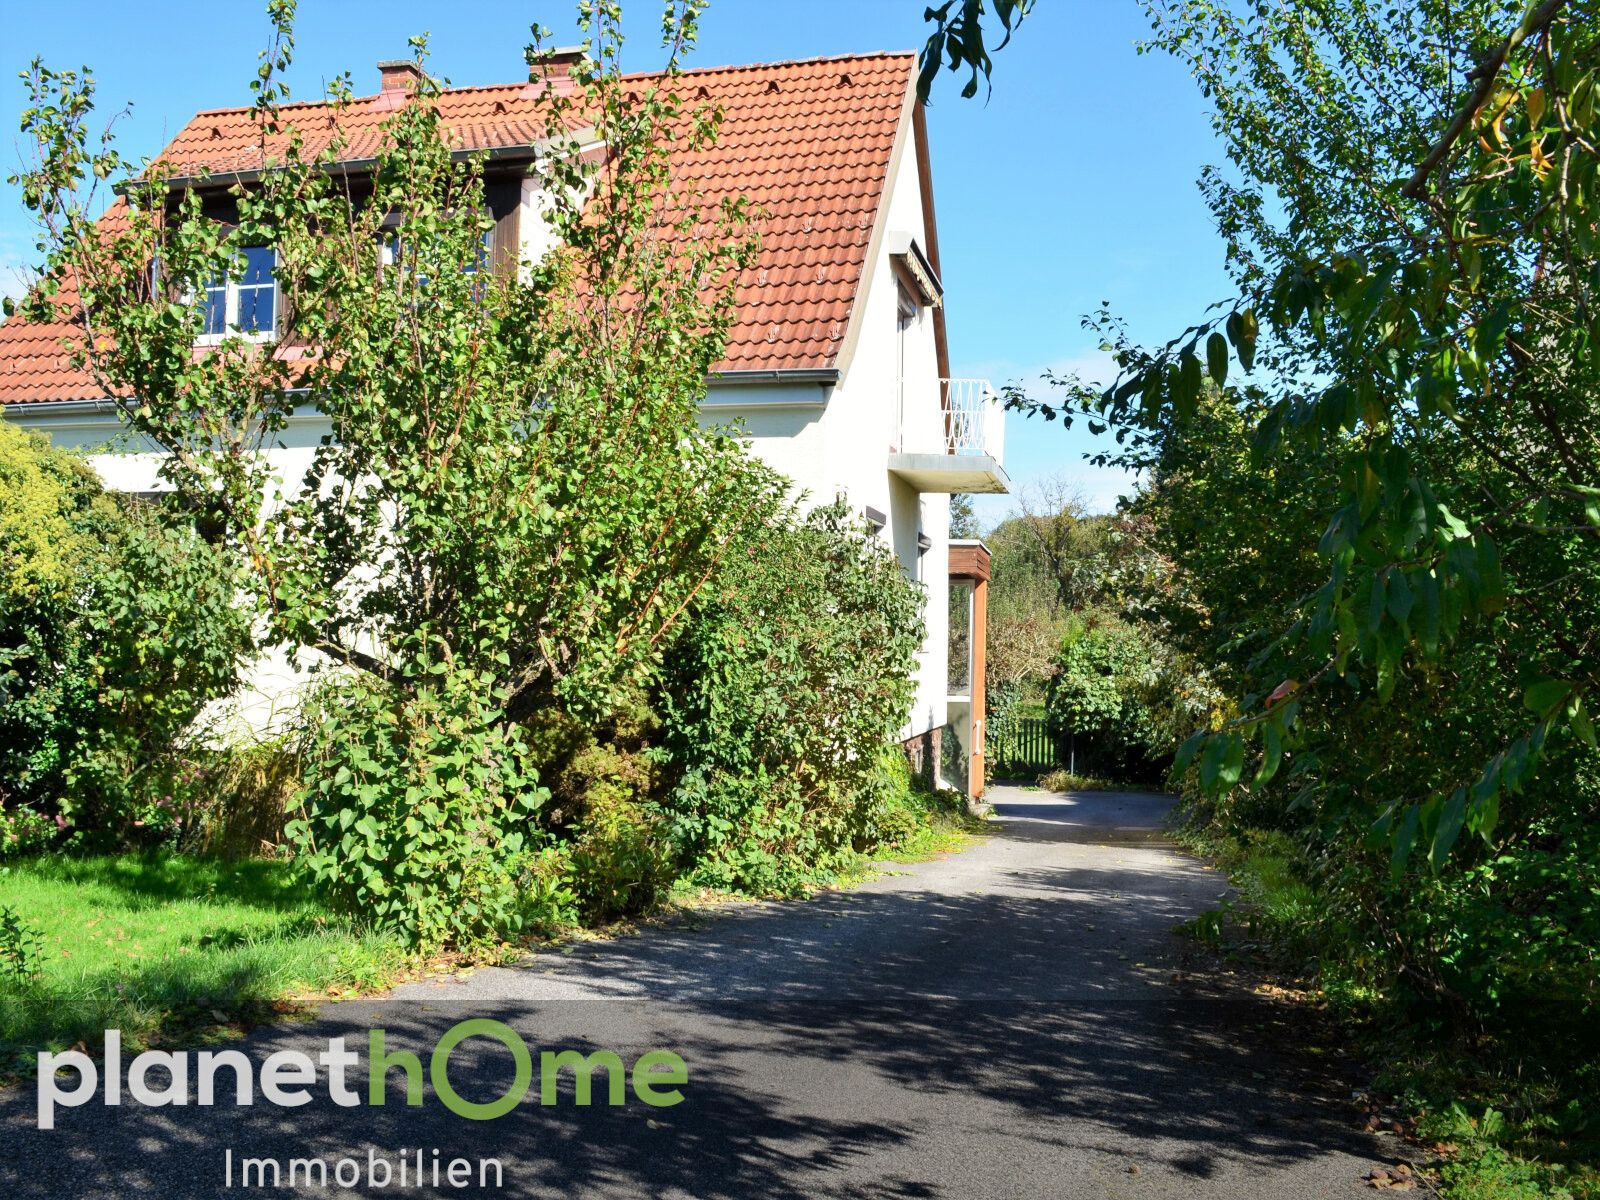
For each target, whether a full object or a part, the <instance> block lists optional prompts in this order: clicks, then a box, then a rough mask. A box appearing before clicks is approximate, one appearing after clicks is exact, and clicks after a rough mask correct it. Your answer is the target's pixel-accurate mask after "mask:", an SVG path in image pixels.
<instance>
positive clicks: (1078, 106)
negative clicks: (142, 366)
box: [0, 0, 1227, 520]
mask: <svg viewBox="0 0 1600 1200" xmlns="http://www.w3.org/2000/svg"><path fill="white" fill-rule="evenodd" d="M4 7H5V9H6V12H5V15H4V17H3V18H0V80H3V82H0V131H3V132H0V160H3V162H4V165H5V168H6V169H5V170H4V171H0V175H5V174H10V173H11V172H12V170H14V169H15V165H16V163H17V161H18V155H19V152H20V147H19V145H18V141H17V133H16V129H17V118H18V114H19V113H20V111H21V109H22V107H23V93H22V88H21V85H20V83H18V82H16V81H15V73H16V72H17V71H19V70H22V69H23V68H24V67H25V66H26V65H27V63H28V61H29V60H30V59H31V58H32V57H33V56H34V55H35V54H38V55H41V56H42V57H43V58H44V59H45V61H46V62H48V63H50V64H52V65H55V66H58V67H65V66H79V65H83V64H88V65H89V66H90V67H91V68H92V69H93V70H94V73H95V75H96V77H97V79H98V80H99V82H100V91H99V97H100V101H101V103H102V106H103V108H104V109H105V111H107V112H109V111H111V110H112V109H114V108H119V107H120V106H121V105H122V104H123V103H124V102H127V101H132V103H133V110H132V113H131V115H130V116H129V117H128V118H126V119H125V120H124V121H123V122H122V123H121V124H120V126H119V129H120V137H121V144H122V148H123V150H124V152H125V153H128V154H130V155H131V156H134V157H140V156H143V155H147V154H152V153H154V152H155V151H157V150H159V149H160V147H161V146H162V145H163V144H164V143H165V142H166V141H167V140H168V138H169V137H170V136H171V135H172V134H174V133H175V132H176V131H177V130H178V129H179V128H181V127H182V126H183V124H184V123H185V122H186V121H187V120H188V118H189V117H190V116H191V115H192V114H193V113H194V112H195V111H197V110H198V109H201V108H216V107H221V106H224V105H231V104H244V103H248V102H249V93H248V91H247V85H248V81H249V79H250V78H251V76H252V74H253V72H254V70H255V66H256V53H257V51H258V50H259V49H260V47H261V46H262V44H263V42H264V38H265V34H266V22H265V19H264V17H263V16H262V6H261V5H260V4H257V3H253V2H251V0H208V2H199V0H145V3H142V4H127V5H112V4H106V3H104V2H103V0H98V2H97V0H52V2H51V3H48V4H38V3H34V4H21V3H16V4H12V3H9V2H8V3H6V4H5V5H4ZM922 9H923V0H853V2H838V0H807V2H806V3H803V4H796V3H779V2H777V0H713V3H712V5H711V8H710V10H709V11H708V12H707V14H706V16H705V18H704V20H703V23H702V29H701V38H700V47H699V50H698V51H697V52H696V53H695V55H694V57H693V59H692V62H693V63H695V64H698V65H703V66H713V65H720V64H730V63H746V62H760V61H769V60H773V59H781V58H802V57H810V56H813V55H820V54H841V53H854V52H859V51H869V50H896V49H911V48H914V47H916V46H918V45H920V44H921V41H922V38H923V25H922ZM626 11H627V13H628V18H629V23H630V26H631V28H632V30H633V42H632V47H631V49H632V55H631V57H632V59H633V61H632V62H631V63H630V64H629V65H630V66H631V67H634V68H637V69H643V68H647V67H650V66H652V65H654V64H655V63H656V62H657V61H658V59H657V56H656V52H655V50H656V48H655V39H654V38H653V37H652V34H653V32H654V30H655V28H656V14H657V9H656V5H655V3H654V2H653V0H631V4H630V5H629V6H628V7H627V9H626ZM572 13H573V7H572V5H571V3H569V0H532V2H528V3H519V2H513V0H494V2H490V3H482V2H473V0H455V2H454V3H450V4H440V3H437V0H434V2H431V3H423V2H416V0H301V17H300V22H299V30H298V50H297V61H296V66H295V70H294V73H293V74H292V75H291V77H290V79H291V83H292V84H293V86H294V89H295V93H296V95H297V96H298V97H300V98H312V97H315V96H318V95H320V94H321V93H322V88H323V81H324V80H325V79H327V78H330V77H332V76H333V75H336V74H338V73H339V72H341V71H343V70H347V69H348V70H350V71H351V72H353V74H354V78H355V83H356V90H357V91H358V93H365V92H371V91H376V90H377V71H376V68H375V66H374V64H375V63H376V62H377V60H379V59H382V58H401V57H406V56H407V47H406V38H407V37H408V36H410V35H411V34H414V33H420V32H424V31H426V32H428V33H430V34H431V47H432V65H433V69H434V70H435V71H436V72H437V73H439V74H441V75H444V76H446V77H448V78H449V79H450V80H451V81H452V82H453V83H455V84H458V85H469V84H486V83H500V82H505V81H507V80H510V79H516V78H519V77H521V74H522V72H523V71H524V70H525V67H524V65H523V60H522V48H523V46H524V45H525V44H526V43H527V40H528V37H527V28H528V25H529V23H530V22H532V21H535V20H536V21H539V22H540V23H541V24H544V25H546V26H548V27H550V28H551V29H553V30H555V31H556V33H557V35H558V39H557V40H570V39H567V38H563V37H561V36H560V35H562V34H564V33H569V32H570V31H571V29H572V25H573V21H572ZM1148 31H1149V26H1148V23H1147V21H1146V19H1145V17H1144V15H1143V11H1142V9H1141V8H1140V6H1139V5H1138V4H1137V3H1136V2H1135V0H1042V3H1040V5H1039V7H1038V8H1037V9H1036V10H1035V13H1034V15H1033V16H1032V17H1030V18H1029V20H1028V22H1027V24H1026V25H1025V26H1024V27H1023V29H1022V31H1021V33H1019V35H1018V36H1017V38H1016V39H1015V41H1014V42H1013V43H1012V45H1011V46H1009V47H1007V48H1006V50H1005V51H1003V52H1002V53H1001V54H999V55H998V56H997V57H996V64H997V73H996V78H995V88H994V94H993V96H992V98H991V99H990V100H989V102H988V103H987V104H985V103H983V101H982V99H981V93H980V98H979V99H977V100H962V99H960V97H959V95H958V92H959V88H960V80H959V78H958V77H957V76H954V75H945V76H943V77H942V78H941V80H940V85H939V87H938V89H937V90H936V93H935V96H934V103H933V105H932V107H931V109H930V110H929V114H928V116H929V121H928V125H929V136H930V140H931V143H932V154H933V174H934V186H935V203H936V206H937V211H938V219H939V241H940V249H941V251H942V255H943V260H944V261H943V268H944V283H945V288H946V296H947V303H948V321H949V329H950V346H951V367H952V370H953V371H954V372H955V373H956V374H958V375H982V376H987V377H989V378H991V379H993V380H994V381H995V382H996V383H1000V382H1003V381H1006V380H1014V379H1021V380H1028V379H1032V378H1034V377H1036V376H1037V373H1038V372H1039V370H1041V369H1043V368H1046V367H1056V368H1061V367H1074V366H1075V367H1079V368H1082V369H1085V370H1087V371H1088V372H1089V373H1090V375H1091V376H1092V375H1093V374H1094V373H1095V372H1096V371H1097V370H1102V369H1103V359H1102V357H1101V356H1099V355H1098V354H1097V353H1096V350H1095V340H1094V338H1093V337H1091V336H1090V335H1089V334H1087V333H1085V332H1084V330H1083V329H1082V328H1081V326H1080V320H1081V318H1082V316H1083V314H1084V313H1086V312H1089V311H1091V310H1093V309H1094V308H1095V307H1096V306H1097V305H1098V304H1099V303H1100V302H1101V301H1102V300H1109V301H1111V303H1112V306H1113V307H1114V308H1115V309H1116V310H1117V311H1118V312H1120V313H1121V314H1122V315H1123V316H1124V317H1125V318H1126V319H1127V320H1128V322H1129V324H1130V326H1131V329H1132V331H1133V333H1134V335H1135V336H1136V337H1140V338H1144V339H1147V340H1157V339H1159V340H1165V339H1166V338H1168V337H1170V336H1171V335H1172V334H1174V333H1177V332H1179V331H1180V330H1182V329H1183V328H1184V326H1185V325H1187V324H1189V323H1190V322H1191V321H1192V320H1193V319H1194V318H1195V317H1197V316H1199V315H1200V314H1201V312H1202V310H1203V309H1204V307H1205V306H1206V304H1208V303H1209V302H1211V301H1213V300H1216V299H1218V298H1220V297H1222V296H1224V295H1226V294H1227V282H1226V278H1225V276H1224V274H1223V271H1222V247H1221V243H1220V242H1219V240H1218V239H1217V237H1216V235H1215V232H1214V229H1213V226H1212V223H1211V220H1210V216H1209V214H1208V213H1207V211H1206V209H1205V206H1204V204H1203V203H1202V202H1201V199H1200V196H1199V193H1198V191H1197V190H1196V188H1195V180H1196V178H1197V177H1198V175H1199V172H1200V168H1201V167H1202V166H1203V165H1204V164H1205V163H1207V162H1210V161H1216V160H1217V159H1219V158H1220V152H1219V150H1218V147H1217V146H1216V143H1215V141H1214V138H1213V136H1212V133H1211V129H1210V125H1209V122H1208V120H1207V117H1206V112H1205V106H1204V103H1203V101H1202V99H1201V97H1200V94H1199V91H1198V89H1197V88H1196V87H1195V85H1194V83H1193V81H1192V80H1191V79H1190V78H1189V76H1188V74H1187V72H1186V71H1185V70H1184V68H1183V67H1182V66H1181V65H1180V64H1178V63H1177V62H1175V61H1173V60H1171V59H1169V58H1167V57H1165V56H1162V55H1145V56H1139V55H1137V54H1136V53H1135V49H1134V46H1135V43H1136V42H1137V41H1138V40H1139V38H1141V37H1142V36H1144V35H1145V34H1147V33H1148ZM33 240H34V238H33V233H32V229H31V228H30V226H29V225H28V223H27V220H26V217H25V214H24V213H23V212H22V210H21V205H20V201H19V198H18V193H17V190H16V189H15V188H13V187H11V186H10V185H8V184H0V287H6V286H7V285H10V287H9V289H8V290H12V291H15V280H16V278H17V274H18V271H19V268H21V267H24V266H26V265H28V264H30V263H31V262H32V260H33V258H34V254H33V251H32V243H33ZM1094 445H1095V441H1094V439H1092V438H1091V437H1090V435H1089V434H1088V433H1087V431H1086V430H1082V431H1080V430H1075V431H1073V432H1072V433H1070V434H1067V433H1063V431H1062V429H1061V427H1060V426H1059V425H1058V424H1049V425H1046V424H1044V423H1042V422H1039V421H1031V420H1025V419H1023V418H1022V417H1020V416H1018V415H1017V414H1011V415H1010V417H1009V418H1008V427H1007V449H1006V462H1007V467H1008V469H1009V471H1010V472H1011V476H1012V479H1013V480H1014V481H1016V482H1017V483H1019V484H1021V485H1024V486H1026V485H1027V484H1028V483H1029V481H1033V480H1037V479H1039V478H1041V477H1043V476H1046V475H1061V476H1065V477H1066V478H1068V479H1071V480H1073V481H1075V482H1076V483H1078V485H1079V486H1080V487H1081V488H1082V490H1083V491H1084V493H1085V495H1086V496H1087V497H1089V499H1090V500H1091V502H1092V503H1093V504H1094V505H1095V506H1096V507H1100V508H1106V507H1109V506H1110V504H1111V503H1113V502H1114V497H1115V495H1116V494H1117V492H1118V491H1119V490H1121V489H1122V488H1123V487H1125V481H1124V480H1123V479H1121V478H1120V477H1118V476H1116V475H1114V474H1111V473H1107V472H1100V471H1096V470H1095V469H1094V468H1092V467H1090V466H1088V465H1087V464H1086V463H1084V462H1083V454H1084V452H1085V450H1087V449H1092V448H1093V447H1094ZM1008 506H1009V501H1008V500H1007V499H1006V498H1004V497H995V498H984V499H983V500H982V502H981V505H980V514H981V515H982V516H983V517H985V518H986V519H987V520H993V519H995V518H997V517H999V516H1000V515H1003V513H1004V512H1005V511H1006V509H1007V507H1008Z"/></svg>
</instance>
